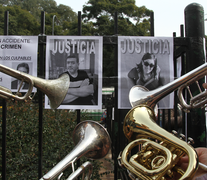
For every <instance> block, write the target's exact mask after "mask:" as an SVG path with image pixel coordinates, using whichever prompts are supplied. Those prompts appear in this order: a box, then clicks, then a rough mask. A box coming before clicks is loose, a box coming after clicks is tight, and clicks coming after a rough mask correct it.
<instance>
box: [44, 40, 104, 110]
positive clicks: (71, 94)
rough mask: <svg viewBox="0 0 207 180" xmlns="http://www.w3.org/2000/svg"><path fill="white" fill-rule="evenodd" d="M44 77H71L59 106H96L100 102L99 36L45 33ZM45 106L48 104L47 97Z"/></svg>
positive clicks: (100, 67) (99, 105)
mask: <svg viewBox="0 0 207 180" xmlns="http://www.w3.org/2000/svg"><path fill="white" fill-rule="evenodd" d="M46 47H47V50H46V78H48V79H57V78H59V77H60V75H62V74H63V73H67V74H68V75H69V78H70V85H69V89H68V92H67V94H66V96H65V98H64V100H63V102H62V103H61V105H60V106H59V109H98V108H100V107H101V104H102V102H101V101H102V98H101V96H102V94H101V92H102V37H81V36H77V37H75V36H73V37H70V36H65V37H64V36H58V37H55V36H48V37H47V45H46ZM46 102H47V103H45V108H49V100H48V98H46Z"/></svg>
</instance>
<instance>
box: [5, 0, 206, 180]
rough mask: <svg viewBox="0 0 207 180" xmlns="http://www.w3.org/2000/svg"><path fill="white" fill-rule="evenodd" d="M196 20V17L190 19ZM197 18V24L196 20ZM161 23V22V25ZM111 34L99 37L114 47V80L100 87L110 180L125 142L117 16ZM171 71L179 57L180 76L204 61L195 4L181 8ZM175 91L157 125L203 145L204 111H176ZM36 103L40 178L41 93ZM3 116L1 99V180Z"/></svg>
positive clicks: (42, 42) (199, 16)
mask: <svg viewBox="0 0 207 180" xmlns="http://www.w3.org/2000/svg"><path fill="white" fill-rule="evenodd" d="M8 13H9V12H5V30H4V32H5V33H4V35H8V21H9V18H8ZM44 16H45V15H44V12H42V15H41V32H40V35H39V45H38V46H39V61H38V63H39V66H38V67H39V70H38V72H39V74H38V76H39V77H41V78H44V69H45V67H44V61H45V52H44V50H45V45H46V35H45V32H44V28H45V27H44V24H45V20H44ZM78 17H79V18H78V19H79V21H78V30H79V31H78V35H81V13H80V12H79V13H78ZM192 17H196V18H192ZM198 19H199V21H198ZM153 20H154V18H153V14H152V15H151V35H152V36H154V27H153V26H154V24H153ZM163 23H164V22H163ZM114 26H115V30H114V31H115V32H114V34H115V35H114V36H105V37H103V46H105V45H107V46H113V47H114V54H115V59H114V62H115V63H114V64H115V67H114V70H115V72H116V76H115V77H103V87H113V88H114V91H113V92H112V93H111V94H109V95H107V96H105V97H104V104H103V105H104V110H105V109H107V118H106V128H107V130H108V132H109V134H110V136H111V140H112V158H113V161H114V179H119V178H121V177H122V178H123V174H122V173H120V172H121V171H119V166H118V164H117V157H118V154H119V152H120V151H122V150H123V149H124V147H125V146H126V145H127V143H128V141H127V139H126V138H125V136H124V134H123V120H124V117H125V115H126V114H127V112H128V111H129V110H128V109H121V110H120V109H118V106H117V100H118V95H117V94H118V78H117V77H118V69H117V67H118V51H117V46H118V43H117V41H118V36H117V34H118V29H117V27H118V26H117V15H116V14H115V25H114ZM173 35H174V67H175V68H174V69H175V72H174V74H175V77H177V59H178V58H181V62H182V72H181V75H183V74H185V73H186V72H189V71H190V70H192V69H194V68H196V67H197V66H199V65H201V64H203V63H204V62H205V53H204V44H203V43H204V37H205V36H204V14H203V9H202V7H200V6H197V4H190V5H189V6H187V7H186V9H185V36H184V26H183V25H181V36H180V37H176V34H175V33H174V34H173ZM176 93H177V91H175V99H174V102H175V103H174V104H175V105H174V109H173V110H163V109H162V110H159V112H158V120H157V123H158V124H159V125H160V126H162V127H163V128H165V129H166V130H168V131H172V130H173V129H175V130H177V131H178V132H181V133H183V134H187V135H188V136H191V137H192V138H194V139H195V144H194V146H195V147H198V146H206V137H205V138H204V139H202V141H201V140H199V139H198V138H197V137H198V136H201V132H206V128H205V127H206V123H205V111H204V110H202V112H201V111H200V110H199V112H198V110H193V111H192V112H191V113H188V114H186V113H184V112H183V111H182V110H181V111H180V106H179V105H178V104H179V102H178V98H177V96H176ZM38 103H39V111H38V113H39V127H38V132H39V133H38V146H39V147H38V151H39V156H38V164H37V166H38V177H37V178H41V177H42V174H43V173H42V153H43V150H42V144H43V143H44V142H43V138H42V136H43V132H42V131H43V128H42V124H43V122H42V121H43V119H42V117H43V93H42V92H40V91H38ZM104 110H103V109H101V110H99V111H88V113H89V114H90V115H91V117H92V120H95V121H100V118H101V115H102V113H103V111H104ZM6 113H7V103H6V101H5V100H3V103H2V179H3V180H5V179H7V178H6V167H7V159H6V157H7V155H6V152H7V151H6V139H7V137H6V126H7V125H6V122H7V121H6V119H7V117H6ZM76 113H77V123H79V122H80V121H81V118H80V117H81V110H76Z"/></svg>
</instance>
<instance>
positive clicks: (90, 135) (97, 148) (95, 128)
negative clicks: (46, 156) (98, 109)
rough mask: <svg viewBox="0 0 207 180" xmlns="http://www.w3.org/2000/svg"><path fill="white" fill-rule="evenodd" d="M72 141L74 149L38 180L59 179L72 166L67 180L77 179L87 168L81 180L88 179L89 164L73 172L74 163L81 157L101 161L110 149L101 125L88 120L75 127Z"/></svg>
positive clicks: (109, 143)
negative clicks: (87, 169) (86, 172)
mask: <svg viewBox="0 0 207 180" xmlns="http://www.w3.org/2000/svg"><path fill="white" fill-rule="evenodd" d="M73 141H74V143H75V144H76V146H75V148H74V149H73V150H72V151H71V152H70V153H69V154H68V155H67V156H66V157H65V158H64V159H62V160H61V161H60V162H59V163H58V164H57V165H56V166H54V167H53V168H52V169H51V170H50V171H49V172H48V173H47V174H45V175H44V176H43V177H42V178H41V179H40V180H52V179H54V178H56V177H57V176H59V178H58V179H60V177H61V175H62V172H63V171H64V170H65V169H66V168H67V167H69V166H70V165H72V169H73V173H72V174H71V175H70V176H69V177H68V178H67V180H72V179H75V178H77V177H78V176H79V175H81V174H82V173H84V170H85V168H86V167H88V168H89V173H88V174H87V175H86V177H83V178H82V179H84V178H86V179H90V176H91V173H92V165H91V163H90V162H88V161H87V162H86V163H84V164H83V165H82V166H81V167H79V168H78V169H77V170H76V171H75V170H74V162H75V161H77V160H78V159H79V158H81V157H82V156H85V157H87V158H90V159H101V158H103V157H105V156H106V155H107V154H108V152H109V150H110V147H111V140H110V136H109V134H108V132H107V131H106V130H105V128H104V127H103V126H102V125H101V124H99V123H97V122H95V121H90V120H87V121H83V122H81V123H79V124H78V125H77V126H76V127H75V129H74V131H73Z"/></svg>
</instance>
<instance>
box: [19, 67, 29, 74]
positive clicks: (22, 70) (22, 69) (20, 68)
mask: <svg viewBox="0 0 207 180" xmlns="http://www.w3.org/2000/svg"><path fill="white" fill-rule="evenodd" d="M18 71H21V72H24V73H27V69H26V68H25V67H19V68H18Z"/></svg>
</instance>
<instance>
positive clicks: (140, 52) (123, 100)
mask: <svg viewBox="0 0 207 180" xmlns="http://www.w3.org/2000/svg"><path fill="white" fill-rule="evenodd" d="M172 80H174V66H173V37H146V36H145V37H136V36H133V37H131V36H119V37H118V108H120V109H131V104H130V102H129V91H130V89H131V88H132V87H133V86H135V85H142V86H144V87H146V88H147V89H148V90H153V89H156V88H158V87H161V86H163V85H165V84H167V83H169V82H171V81H172ZM173 100H174V93H171V94H170V95H168V96H166V97H165V98H163V99H162V100H160V101H159V103H158V107H159V109H171V108H173V102H174V101H173Z"/></svg>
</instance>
